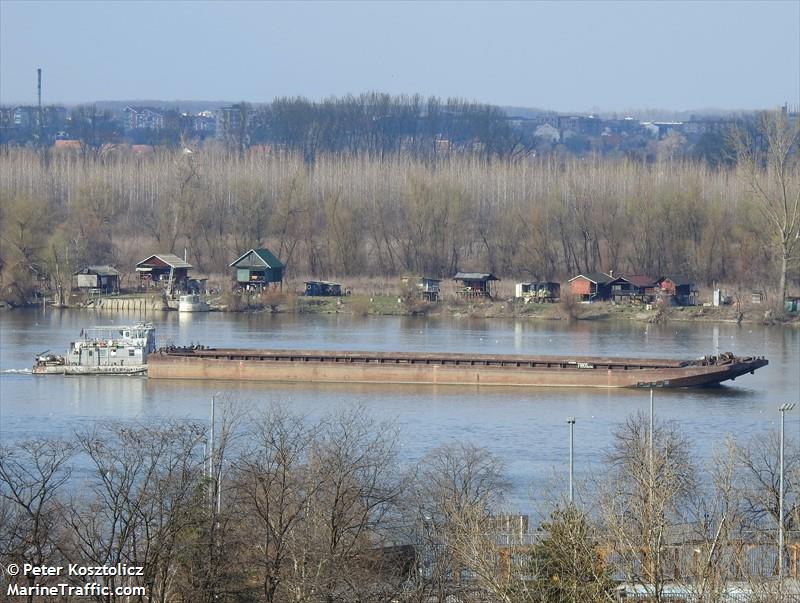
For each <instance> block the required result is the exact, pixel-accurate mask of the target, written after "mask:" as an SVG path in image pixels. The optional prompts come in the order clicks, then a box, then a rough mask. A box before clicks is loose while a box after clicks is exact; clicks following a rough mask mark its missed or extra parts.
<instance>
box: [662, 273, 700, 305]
mask: <svg viewBox="0 0 800 603" xmlns="http://www.w3.org/2000/svg"><path fill="white" fill-rule="evenodd" d="M658 285H659V287H660V288H661V295H662V296H664V297H665V298H666V299H668V300H669V301H670V303H672V304H674V305H676V306H694V305H696V304H697V299H698V297H699V295H700V292H699V290H698V289H697V285H695V284H694V283H693V282H692V281H691V279H689V278H687V277H685V276H676V275H671V276H662V277H660V278H659V279H658Z"/></svg>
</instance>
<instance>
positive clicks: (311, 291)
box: [305, 281, 342, 297]
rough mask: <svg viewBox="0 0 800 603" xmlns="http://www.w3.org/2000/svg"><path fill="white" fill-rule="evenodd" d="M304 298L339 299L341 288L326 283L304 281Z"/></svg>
mask: <svg viewBox="0 0 800 603" xmlns="http://www.w3.org/2000/svg"><path fill="white" fill-rule="evenodd" d="M305 294H306V297H341V295H342V286H341V285H340V284H339V283H331V282H328V281H306V293H305Z"/></svg>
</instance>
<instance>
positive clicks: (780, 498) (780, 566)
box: [778, 404, 794, 579]
mask: <svg viewBox="0 0 800 603" xmlns="http://www.w3.org/2000/svg"><path fill="white" fill-rule="evenodd" d="M793 408H794V404H781V405H780V406H779V407H778V410H779V411H780V413H781V449H780V477H779V480H780V493H779V496H778V578H779V579H781V578H783V444H784V440H783V428H784V417H785V415H786V411H787V410H792V409H793Z"/></svg>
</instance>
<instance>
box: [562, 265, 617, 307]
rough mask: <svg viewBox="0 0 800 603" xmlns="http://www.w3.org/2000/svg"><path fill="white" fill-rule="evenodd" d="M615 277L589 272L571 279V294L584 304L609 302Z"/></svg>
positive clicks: (603, 273)
mask: <svg viewBox="0 0 800 603" xmlns="http://www.w3.org/2000/svg"><path fill="white" fill-rule="evenodd" d="M613 280H614V277H613V276H611V275H609V274H606V273H605V272H587V273H586V274H579V275H577V276H573V277H572V278H571V279H569V281H568V282H569V289H570V293H571V294H572V295H573V296H574V297H575V298H576V299H578V300H580V301H584V302H594V301H608V300H609V299H611V287H610V286H609V285H610V283H611V281H613Z"/></svg>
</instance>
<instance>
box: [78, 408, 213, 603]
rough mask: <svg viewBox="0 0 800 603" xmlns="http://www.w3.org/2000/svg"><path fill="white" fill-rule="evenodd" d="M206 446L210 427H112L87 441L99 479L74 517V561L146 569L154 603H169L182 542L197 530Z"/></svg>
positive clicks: (87, 437)
mask: <svg viewBox="0 0 800 603" xmlns="http://www.w3.org/2000/svg"><path fill="white" fill-rule="evenodd" d="M204 441H205V428H204V427H203V426H199V425H193V424H191V423H179V422H171V423H168V424H167V425H165V426H146V425H125V424H111V425H109V426H107V427H106V428H105V429H103V430H101V431H94V432H91V433H87V434H84V435H82V436H80V437H79V442H80V446H81V448H82V451H83V453H84V454H85V455H87V456H88V459H89V461H90V462H91V464H92V466H93V468H94V470H95V474H94V476H93V478H94V479H93V480H92V481H91V482H90V483H89V485H88V487H87V489H86V490H85V494H84V495H80V496H76V497H75V499H74V500H73V502H72V504H71V505H70V509H69V512H68V513H67V517H66V521H67V524H68V526H69V527H70V528H71V531H72V534H73V540H74V547H75V549H74V550H73V551H71V554H70V557H71V558H72V559H75V560H80V561H83V562H86V563H87V564H93V565H116V564H118V563H125V564H128V565H132V566H141V567H143V568H144V578H143V581H142V582H143V585H144V586H146V590H147V597H148V600H149V601H161V602H164V601H167V600H168V599H169V596H170V590H171V588H172V582H171V580H172V574H173V570H174V566H175V561H176V556H177V554H178V546H179V543H180V540H179V536H180V535H181V534H182V532H183V530H184V528H187V527H188V526H190V525H191V521H190V517H191V514H190V513H189V510H190V503H191V501H192V500H193V494H194V492H195V488H196V486H197V484H198V482H199V480H201V479H202V476H203V467H204V462H203V461H204V458H203V455H202V445H203V442H204ZM109 580H110V582H111V583H112V585H113V584H115V583H118V581H119V580H125V578H118V577H111V578H109ZM142 600H144V599H142Z"/></svg>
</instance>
